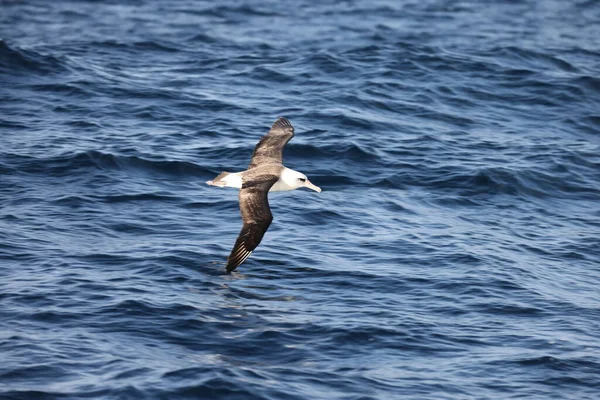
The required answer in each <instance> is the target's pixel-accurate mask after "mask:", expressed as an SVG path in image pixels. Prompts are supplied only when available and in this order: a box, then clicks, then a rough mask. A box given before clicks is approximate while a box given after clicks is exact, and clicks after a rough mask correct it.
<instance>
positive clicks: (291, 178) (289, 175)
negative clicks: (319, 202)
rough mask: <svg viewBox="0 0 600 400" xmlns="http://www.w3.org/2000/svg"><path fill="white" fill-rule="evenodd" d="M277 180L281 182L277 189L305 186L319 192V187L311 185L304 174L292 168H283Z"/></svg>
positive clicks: (292, 188)
mask: <svg viewBox="0 0 600 400" xmlns="http://www.w3.org/2000/svg"><path fill="white" fill-rule="evenodd" d="M279 180H280V182H281V188H280V189H279V190H294V189H298V188H301V187H306V188H309V189H312V190H314V191H315V192H319V193H320V192H321V188H320V187H318V186H316V185H313V184H312V183H311V182H310V181H309V180H308V178H307V177H306V175H304V174H303V173H301V172H298V171H294V170H293V169H289V168H286V169H284V170H283V172H282V173H281V177H280V178H279ZM278 183H279V182H278ZM276 185H277V184H276ZM277 186H278V185H277ZM276 190H277V189H276Z"/></svg>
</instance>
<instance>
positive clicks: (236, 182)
mask: <svg viewBox="0 0 600 400" xmlns="http://www.w3.org/2000/svg"><path fill="white" fill-rule="evenodd" d="M298 178H303V179H306V176H305V175H304V174H302V173H300V172H298V171H294V170H293V169H289V168H284V169H283V171H281V175H280V177H279V180H278V181H277V182H275V184H274V185H273V186H272V187H271V189H270V190H269V192H281V191H285V190H294V189H298V188H299V187H303V186H304V184H303V183H302V182H301V181H299V180H298ZM206 183H208V184H209V185H213V186H220V187H232V188H236V189H241V188H242V172H235V173H231V174H229V175H227V176H225V177H223V178H221V180H220V181H219V182H214V183H213V181H208V182H206Z"/></svg>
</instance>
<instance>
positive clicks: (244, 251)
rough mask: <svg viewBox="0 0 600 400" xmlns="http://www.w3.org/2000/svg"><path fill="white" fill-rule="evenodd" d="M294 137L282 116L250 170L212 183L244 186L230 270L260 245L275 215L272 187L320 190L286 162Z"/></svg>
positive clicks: (264, 139)
mask: <svg viewBox="0 0 600 400" xmlns="http://www.w3.org/2000/svg"><path fill="white" fill-rule="evenodd" d="M293 137H294V128H293V127H292V124H291V123H290V121H288V120H287V119H286V118H279V119H278V120H277V121H275V123H274V124H273V126H272V127H271V129H270V130H269V133H268V134H266V135H265V136H263V137H262V138H261V139H260V140H259V142H258V144H257V145H256V147H255V148H254V152H253V154H252V159H251V161H250V165H249V166H248V169H247V170H246V171H242V172H236V173H229V172H222V173H221V174H219V175H218V176H217V177H216V178H215V179H213V180H211V181H207V183H208V184H209V185H212V186H220V187H235V188H239V189H240V193H239V201H240V211H241V213H242V221H243V225H242V230H241V231H240V234H239V236H238V238H237V240H236V242H235V245H234V246H233V250H231V254H230V255H229V257H228V258H227V266H226V270H227V272H231V271H233V270H235V269H236V268H237V267H239V266H240V265H241V264H242V263H243V262H244V261H246V259H247V258H248V257H249V256H250V254H252V251H254V249H255V248H256V247H257V246H258V245H259V243H260V241H261V240H262V238H263V236H264V235H265V232H266V231H267V229H269V226H270V225H271V221H273V215H272V214H271V209H270V208H269V200H268V198H267V195H268V193H269V191H281V190H294V189H297V188H300V187H306V188H309V189H311V190H315V191H317V192H320V191H321V188H319V187H318V186H315V185H313V184H312V183H311V182H310V181H309V180H308V179H307V178H306V176H305V175H304V174H302V173H300V172H298V171H294V170H291V169H289V168H286V167H284V166H283V148H284V147H285V145H286V144H287V143H288V142H289V141H290V140H291V139H292V138H293Z"/></svg>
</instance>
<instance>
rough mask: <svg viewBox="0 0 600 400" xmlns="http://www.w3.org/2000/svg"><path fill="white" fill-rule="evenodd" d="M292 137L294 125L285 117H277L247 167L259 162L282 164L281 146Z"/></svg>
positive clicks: (255, 149)
mask: <svg viewBox="0 0 600 400" xmlns="http://www.w3.org/2000/svg"><path fill="white" fill-rule="evenodd" d="M293 137H294V127H293V126H292V124H291V123H290V121H288V120H287V119H286V118H283V117H282V118H279V119H278V120H277V121H275V123H274V124H273V126H272V127H271V130H270V131H269V133H267V134H266V135H265V136H263V137H262V138H261V139H260V141H259V142H258V144H257V145H256V147H255V148H254V153H253V154H252V160H251V161H250V166H249V167H248V169H251V168H253V167H256V166H258V165H260V164H273V163H277V164H282V163H283V161H282V160H283V148H284V147H285V145H286V144H287V143H288V142H289V141H290V140H291V139H292V138H293Z"/></svg>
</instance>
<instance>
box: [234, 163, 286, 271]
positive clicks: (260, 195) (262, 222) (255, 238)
mask: <svg viewBox="0 0 600 400" xmlns="http://www.w3.org/2000/svg"><path fill="white" fill-rule="evenodd" d="M278 179H279V174H277V175H275V174H265V175H261V176H260V177H259V179H256V180H246V179H245V180H244V183H243V186H242V190H240V194H239V196H238V197H239V199H240V211H241V212H242V221H243V226H242V230H241V231H240V234H239V236H238V238H237V240H236V241H235V245H234V246H233V250H231V254H230V255H229V257H228V258H227V267H226V270H227V272H231V271H233V270H234V269H236V268H237V267H238V266H239V265H240V264H242V263H243V262H244V261H246V259H247V258H248V257H249V256H250V254H252V251H254V249H255V248H256V246H258V244H259V243H260V241H261V240H262V238H263V236H264V234H265V232H266V231H267V229H269V226H270V225H271V221H273V214H271V209H270V208H269V200H268V198H267V194H268V193H269V189H271V186H273V185H274V184H275V182H277V180H278Z"/></svg>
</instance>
